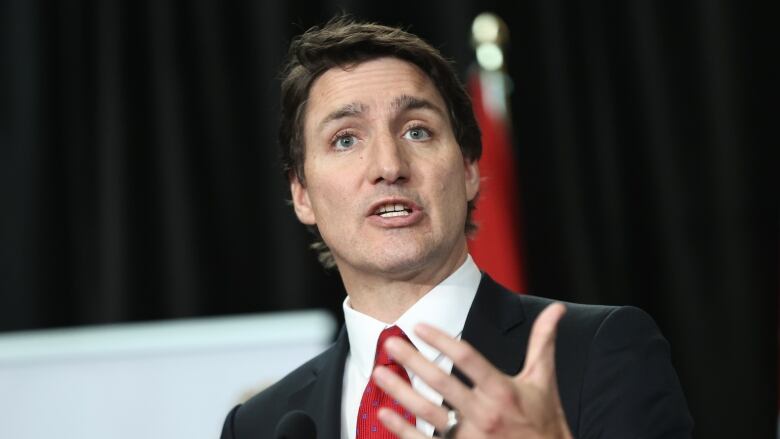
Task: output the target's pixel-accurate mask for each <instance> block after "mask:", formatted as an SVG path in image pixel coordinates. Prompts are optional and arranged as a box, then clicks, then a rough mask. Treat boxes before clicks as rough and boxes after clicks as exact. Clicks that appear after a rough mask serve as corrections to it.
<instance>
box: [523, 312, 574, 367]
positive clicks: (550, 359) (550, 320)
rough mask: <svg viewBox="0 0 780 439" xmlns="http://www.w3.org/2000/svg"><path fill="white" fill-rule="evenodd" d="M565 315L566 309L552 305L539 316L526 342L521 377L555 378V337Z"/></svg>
mask: <svg viewBox="0 0 780 439" xmlns="http://www.w3.org/2000/svg"><path fill="white" fill-rule="evenodd" d="M565 313H566V307H565V306H564V305H563V304H562V303H560V302H556V303H553V304H551V305H549V306H547V308H545V309H544V311H542V313H541V314H539V317H537V318H536V321H535V322H534V325H533V327H532V328H531V336H530V338H529V341H528V352H527V353H526V357H525V366H524V367H523V372H522V373H521V375H537V374H542V376H538V375H537V377H538V378H542V379H544V378H549V375H552V376H553V378H554V377H555V373H554V372H555V337H556V335H557V333H558V322H559V321H560V320H561V317H563V315H564V314H565Z"/></svg>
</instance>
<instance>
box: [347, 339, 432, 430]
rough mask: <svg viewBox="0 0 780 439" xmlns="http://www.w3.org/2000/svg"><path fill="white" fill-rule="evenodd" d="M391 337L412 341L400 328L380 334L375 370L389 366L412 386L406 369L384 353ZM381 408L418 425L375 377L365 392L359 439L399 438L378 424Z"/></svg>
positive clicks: (369, 381) (361, 402) (359, 421)
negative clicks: (377, 367)
mask: <svg viewBox="0 0 780 439" xmlns="http://www.w3.org/2000/svg"><path fill="white" fill-rule="evenodd" d="M390 337H401V338H403V339H404V340H406V341H407V342H409V338H408V337H407V336H406V334H404V331H402V330H401V328H399V327H397V326H392V327H390V328H387V329H385V330H384V331H382V333H381V334H379V341H378V342H377V345H376V358H375V360H374V367H376V366H379V365H381V366H386V367H387V368H388V369H390V370H391V371H393V372H394V373H395V374H397V375H398V376H400V377H401V378H403V379H404V380H406V382H407V383H410V384H411V381H410V380H409V375H407V374H406V369H404V367H403V366H401V365H400V364H398V363H396V362H395V360H393V358H392V357H390V355H388V354H387V352H386V351H385V341H386V340H387V339H388V338H390ZM382 407H387V408H389V409H391V410H394V411H395V412H396V413H398V414H399V415H401V416H403V417H404V418H406V420H407V421H409V423H410V424H412V425H416V423H417V420H416V419H415V417H414V415H413V414H411V413H409V412H408V411H407V410H406V409H404V408H403V407H402V406H401V404H399V403H398V401H396V400H394V399H393V398H392V397H391V396H390V395H388V394H387V393H385V392H384V390H382V388H381V387H379V386H377V385H376V383H375V382H374V378H373V377H372V378H371V379H370V380H368V385H366V390H365V391H364V392H363V398H362V399H361V400H360V408H359V409H358V419H357V432H356V434H355V437H356V438H357V439H396V436H395V435H394V434H393V433H391V432H390V431H389V430H387V429H386V428H385V426H384V425H382V423H381V422H379V417H378V416H377V415H378V414H379V409H380V408H382Z"/></svg>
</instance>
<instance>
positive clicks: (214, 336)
mask: <svg viewBox="0 0 780 439" xmlns="http://www.w3.org/2000/svg"><path fill="white" fill-rule="evenodd" d="M335 326H336V325H335V322H334V320H333V319H332V318H331V316H330V315H329V314H328V313H326V312H324V311H303V312H290V313H277V314H259V315H258V314H255V315H248V316H238V317H224V318H204V319H192V320H176V321H166V322H161V323H138V324H125V325H109V326H99V327H85V328H74V329H58V330H41V331H30V332H22V333H9V334H0V438H9V439H10V438H13V439H48V438H57V439H173V438H187V439H215V438H218V437H219V433H220V431H221V428H222V422H223V420H224V417H225V415H226V414H227V412H228V411H229V410H230V409H231V408H232V407H233V406H234V405H235V404H237V403H239V402H241V401H243V400H244V399H246V397H248V396H250V395H251V394H254V393H256V392H257V391H259V390H261V389H263V388H264V387H266V386H268V385H270V384H272V383H273V382H275V381H276V380H278V379H279V378H281V377H282V376H284V375H285V374H286V373H287V372H289V371H291V370H292V369H294V368H295V367H297V366H299V365H300V364H302V363H303V362H305V361H306V360H308V359H309V358H311V357H313V356H314V355H316V354H318V353H319V352H321V351H322V350H323V349H325V348H326V347H327V346H328V345H329V344H330V340H331V339H332V337H333V335H334V332H335V330H336V327H335Z"/></svg>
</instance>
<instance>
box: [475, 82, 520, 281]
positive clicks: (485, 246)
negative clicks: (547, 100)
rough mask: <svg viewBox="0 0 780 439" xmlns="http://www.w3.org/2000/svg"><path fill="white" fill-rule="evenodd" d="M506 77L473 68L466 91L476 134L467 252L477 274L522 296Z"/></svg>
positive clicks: (516, 189)
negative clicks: (474, 196)
mask: <svg viewBox="0 0 780 439" xmlns="http://www.w3.org/2000/svg"><path fill="white" fill-rule="evenodd" d="M507 82H508V81H507V78H506V76H505V75H504V73H503V72H501V71H486V70H483V69H480V68H474V71H473V73H472V74H471V75H470V78H469V80H468V84H467V86H468V90H469V94H470V95H471V99H472V101H473V105H474V115H475V116H476V118H477V122H478V123H479V127H480V129H481V130H482V158H481V160H480V162H479V169H480V176H481V179H482V180H481V185H480V192H479V199H478V200H477V210H476V211H475V214H474V220H475V222H476V223H477V225H478V226H479V230H478V231H477V233H476V235H475V236H474V238H473V239H471V240H469V251H470V252H471V255H472V257H473V258H474V260H475V262H476V263H477V265H478V266H479V267H480V269H482V270H484V271H486V272H487V273H488V274H490V276H491V277H493V279H495V280H496V281H497V282H499V283H501V284H502V285H504V286H506V287H507V288H509V289H511V290H513V291H518V292H521V291H525V289H526V277H525V270H524V264H523V251H522V234H521V230H522V222H521V218H520V190H519V185H518V176H517V170H516V159H515V154H514V150H513V149H512V136H511V122H510V120H509V116H508V115H509V112H508V108H507V92H506V89H507Z"/></svg>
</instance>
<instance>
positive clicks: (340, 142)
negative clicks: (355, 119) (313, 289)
mask: <svg viewBox="0 0 780 439" xmlns="http://www.w3.org/2000/svg"><path fill="white" fill-rule="evenodd" d="M355 143H357V137H355V135H354V134H352V133H343V134H339V135H338V136H337V137H336V138H335V139H334V140H333V142H332V145H333V147H334V148H335V149H349V148H352V147H353V146H355Z"/></svg>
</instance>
